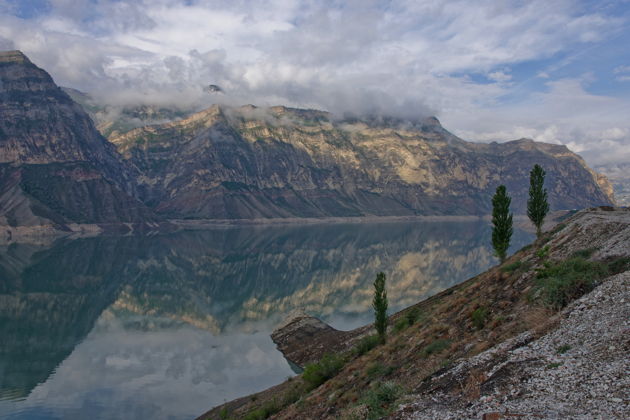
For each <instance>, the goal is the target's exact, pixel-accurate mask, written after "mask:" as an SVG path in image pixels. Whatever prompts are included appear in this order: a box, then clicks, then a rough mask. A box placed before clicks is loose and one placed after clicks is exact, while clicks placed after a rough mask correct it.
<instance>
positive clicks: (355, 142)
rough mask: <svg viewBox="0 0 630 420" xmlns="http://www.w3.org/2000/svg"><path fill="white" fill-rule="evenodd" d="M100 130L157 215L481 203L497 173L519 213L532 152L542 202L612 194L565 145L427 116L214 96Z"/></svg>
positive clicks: (459, 210) (414, 210)
mask: <svg viewBox="0 0 630 420" xmlns="http://www.w3.org/2000/svg"><path fill="white" fill-rule="evenodd" d="M110 140H111V141H112V142H113V143H114V144H115V145H116V146H117V148H118V150H119V152H120V153H121V154H122V155H123V157H124V159H125V160H126V161H127V162H129V163H130V164H132V165H134V166H135V167H136V168H137V169H138V171H139V172H140V174H141V175H140V177H139V178H138V179H139V188H140V193H141V196H142V197H143V199H144V201H145V202H146V203H147V204H148V205H149V206H150V207H152V208H154V209H155V210H156V211H157V212H159V213H161V214H164V215H165V216H167V217H178V218H181V217H184V218H220V219H232V218H233V219H240V218H244V219H248V218H271V217H322V216H393V215H394V216H405V215H432V214H449V215H464V214H476V215H478V214H488V213H489V212H490V210H491V209H490V197H491V196H492V194H493V193H494V190H495V188H496V187H497V186H498V185H499V184H501V183H504V184H506V186H507V188H508V191H509V193H510V195H511V196H512V198H513V200H512V203H513V206H512V208H513V210H514V211H515V212H517V213H524V212H525V206H526V200H527V194H528V183H529V171H530V169H531V168H532V166H533V165H534V164H535V163H538V164H540V165H542V166H543V167H544V168H545V170H546V171H547V178H546V187H547V188H548V190H549V201H550V203H551V207H552V209H563V208H565V209H566V208H582V207H588V206H593V205H600V204H611V203H612V202H613V196H612V187H611V186H610V184H609V183H608V181H607V180H606V178H605V177H603V176H601V175H599V174H596V173H595V172H593V171H592V170H591V169H590V168H588V166H587V165H586V163H585V162H584V160H582V158H580V157H579V156H578V155H576V154H574V153H572V152H571V151H570V150H569V149H567V148H566V147H565V146H559V145H552V144H544V143H537V142H534V141H532V140H526V139H521V140H516V141H511V142H507V143H501V144H498V143H491V144H478V143H469V142H466V141H463V140H461V139H459V138H457V137H456V136H454V135H452V134H451V133H449V132H448V131H446V130H445V129H444V128H443V127H442V126H441V125H440V123H439V121H438V120H437V119H436V118H426V119H424V120H420V121H417V122H406V121H398V120H395V119H386V120H384V119H372V120H356V119H354V120H335V119H334V117H333V116H332V115H330V114H328V113H326V112H321V111H315V110H304V109H293V108H286V107H282V106H278V107H271V108H257V107H255V106H252V105H248V106H244V107H240V108H229V107H222V106H218V105H215V106H213V107H211V108H209V109H207V110H204V111H202V112H199V113H196V114H194V115H192V116H190V117H188V118H186V119H183V120H180V121H175V122H170V123H166V124H162V125H152V126H147V127H142V128H136V129H134V130H131V131H129V132H127V133H125V134H122V135H119V136H113V137H111V138H110Z"/></svg>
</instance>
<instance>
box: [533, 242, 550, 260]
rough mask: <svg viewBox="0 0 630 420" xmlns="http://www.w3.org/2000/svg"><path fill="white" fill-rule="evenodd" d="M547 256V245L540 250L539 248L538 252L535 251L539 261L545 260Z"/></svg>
mask: <svg viewBox="0 0 630 420" xmlns="http://www.w3.org/2000/svg"><path fill="white" fill-rule="evenodd" d="M548 254H549V245H545V246H543V247H542V248H540V249H539V250H538V251H536V256H537V257H538V258H540V259H545V258H546V257H547V255H548Z"/></svg>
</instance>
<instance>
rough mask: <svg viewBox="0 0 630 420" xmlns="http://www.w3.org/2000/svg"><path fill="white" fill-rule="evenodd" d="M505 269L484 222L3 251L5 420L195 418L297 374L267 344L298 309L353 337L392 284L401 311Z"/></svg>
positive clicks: (306, 229) (0, 399) (276, 230)
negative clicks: (380, 287) (375, 295)
mask: <svg viewBox="0 0 630 420" xmlns="http://www.w3.org/2000/svg"><path fill="white" fill-rule="evenodd" d="M532 239H533V236H532V235H531V234H529V233H526V232H523V231H520V230H517V229H515V233H514V237H513V239H512V242H513V246H512V248H511V252H514V250H516V249H519V248H520V247H522V246H524V245H526V244H527V243H529V242H531V240H532ZM496 263H497V261H496V259H495V258H494V257H493V256H492V249H491V246H490V226H489V224H488V223H487V222H481V221H471V222H388V223H357V224H321V225H300V226H297V225H286V226H248V227H229V228H217V229H216V230H204V231H188V232H180V233H176V234H170V235H156V236H147V237H100V238H91V239H75V240H59V241H57V242H55V243H54V244H46V245H42V244H39V245H36V244H10V245H8V246H0V418H7V419H62V418H63V419H139V418H146V419H149V418H150V419H152V420H156V419H190V418H194V417H196V416H198V415H200V414H202V413H203V412H205V411H206V410H208V409H210V408H211V407H213V406H215V405H217V404H220V403H222V402H224V401H227V400H231V399H234V398H237V397H240V396H243V395H246V394H249V393H253V392H256V391H260V390H262V389H264V388H266V387H269V386H272V385H275V384H277V383H279V382H282V381H283V380H284V379H286V378H287V377H289V376H292V375H294V372H293V370H292V369H291V367H290V366H289V364H288V363H287V362H286V361H285V359H284V358H283V357H282V354H280V352H278V351H277V350H276V348H275V345H274V344H273V342H272V341H271V339H270V337H269V334H270V333H271V331H272V330H273V328H274V326H275V325H277V324H278V323H280V322H281V321H282V320H283V318H284V317H285V316H286V315H287V314H288V313H290V312H291V311H293V310H296V309H304V310H305V311H306V312H308V313H309V314H312V315H315V316H318V317H319V318H321V319H323V320H324V321H326V322H328V323H329V324H331V325H332V326H334V327H336V328H338V329H351V328H355V327H358V326H361V325H364V324H367V323H369V322H371V320H372V316H373V313H372V309H371V299H372V287H373V286H372V283H373V281H374V278H375V276H376V273H377V272H379V271H384V272H385V273H386V274H387V291H388V297H389V302H390V311H389V312H390V313H392V312H394V311H396V310H399V309H402V308H404V307H406V306H409V305H411V304H413V303H415V302H417V301H419V300H421V299H423V298H425V297H428V296H430V295H433V294H435V293H438V292H440V291H441V290H444V289H445V288H448V287H450V286H453V285H455V284H457V283H459V282H461V281H463V280H466V279H467V278H469V277H471V276H474V275H475V274H478V273H480V272H482V271H484V270H486V269H487V268H488V267H490V266H492V265H494V264H496Z"/></svg>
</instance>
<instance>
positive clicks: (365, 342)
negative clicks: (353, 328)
mask: <svg viewBox="0 0 630 420" xmlns="http://www.w3.org/2000/svg"><path fill="white" fill-rule="evenodd" d="M378 342H379V339H378V336H377V335H369V336H367V337H363V338H362V339H361V340H359V342H358V343H357V344H356V346H354V350H353V353H354V355H355V356H356V357H359V356H363V355H364V354H365V353H367V352H368V351H370V350H372V349H373V348H374V347H376V346H378Z"/></svg>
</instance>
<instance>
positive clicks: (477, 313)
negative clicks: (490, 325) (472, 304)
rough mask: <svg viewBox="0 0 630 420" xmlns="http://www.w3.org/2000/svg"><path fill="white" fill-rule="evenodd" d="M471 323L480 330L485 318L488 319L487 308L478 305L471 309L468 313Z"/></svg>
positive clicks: (484, 323)
mask: <svg viewBox="0 0 630 420" xmlns="http://www.w3.org/2000/svg"><path fill="white" fill-rule="evenodd" d="M470 318H471V320H472V323H473V325H474V326H475V328H477V329H478V330H482V329H483V327H484V326H485V325H486V319H488V308H486V307H485V306H480V307H478V308H477V309H475V310H474V311H473V313H472V314H471V315H470Z"/></svg>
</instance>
